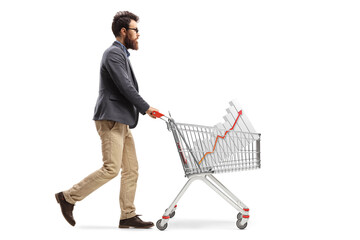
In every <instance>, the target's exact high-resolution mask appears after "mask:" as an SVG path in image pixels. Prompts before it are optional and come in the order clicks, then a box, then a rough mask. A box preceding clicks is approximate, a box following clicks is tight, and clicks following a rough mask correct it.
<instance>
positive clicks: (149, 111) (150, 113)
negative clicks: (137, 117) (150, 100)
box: [146, 107, 159, 118]
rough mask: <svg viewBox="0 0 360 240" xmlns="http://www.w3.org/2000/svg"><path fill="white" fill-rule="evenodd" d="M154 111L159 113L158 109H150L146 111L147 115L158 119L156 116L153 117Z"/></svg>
mask: <svg viewBox="0 0 360 240" xmlns="http://www.w3.org/2000/svg"><path fill="white" fill-rule="evenodd" d="M153 111H157V112H158V111H159V110H157V109H156V108H153V107H149V109H148V110H147V111H146V113H147V115H149V116H150V117H152V118H156V117H155V116H154V115H152V112H153Z"/></svg>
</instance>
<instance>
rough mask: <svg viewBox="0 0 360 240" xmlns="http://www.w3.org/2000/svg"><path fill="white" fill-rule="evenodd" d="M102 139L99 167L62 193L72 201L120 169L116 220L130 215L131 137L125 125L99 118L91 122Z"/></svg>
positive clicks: (133, 157) (132, 186) (135, 169)
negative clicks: (118, 215)
mask: <svg viewBox="0 0 360 240" xmlns="http://www.w3.org/2000/svg"><path fill="white" fill-rule="evenodd" d="M95 124H96V129H97V131H98V133H99V135H100V138H101V142H102V155H103V162H104V163H103V166H102V167H101V168H100V169H99V170H97V171H95V172H94V173H92V174H90V175H89V176H87V177H86V178H84V179H83V180H82V181H81V182H79V183H78V184H75V185H74V186H73V187H72V188H70V189H69V190H67V191H65V192H64V197H65V199H66V201H67V202H69V203H72V204H75V202H77V201H81V200H82V199H84V198H85V197H86V196H88V195H89V194H90V193H92V192H93V191H95V190H96V189H98V188H99V187H101V186H102V185H104V184H105V183H107V182H108V181H109V180H111V179H113V178H114V177H116V176H117V175H118V173H119V171H120V168H121V169H122V171H121V186H120V208H121V217H120V219H121V220H122V219H127V218H131V217H134V216H135V215H136V213H135V205H134V199H135V192H136V183H137V179H138V162H137V158H136V152H135V144H134V139H133V136H132V134H131V131H130V129H129V126H128V125H125V124H122V123H119V122H114V121H109V120H101V121H95Z"/></svg>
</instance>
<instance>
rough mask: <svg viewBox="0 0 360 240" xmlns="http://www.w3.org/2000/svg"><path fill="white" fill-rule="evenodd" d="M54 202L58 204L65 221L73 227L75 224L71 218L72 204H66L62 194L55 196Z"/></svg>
mask: <svg viewBox="0 0 360 240" xmlns="http://www.w3.org/2000/svg"><path fill="white" fill-rule="evenodd" d="M55 198H56V201H57V202H58V203H59V204H60V207H61V212H62V214H63V216H64V218H65V219H66V221H67V222H68V223H69V224H70V225H71V226H75V224H76V222H75V220H74V217H73V214H72V212H73V210H74V206H75V205H74V204H71V203H68V202H67V201H66V200H65V197H64V194H63V193H62V192H59V193H56V194H55Z"/></svg>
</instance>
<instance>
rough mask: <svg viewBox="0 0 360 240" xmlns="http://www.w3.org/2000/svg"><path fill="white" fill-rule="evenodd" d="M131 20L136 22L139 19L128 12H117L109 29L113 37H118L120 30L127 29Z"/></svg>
mask: <svg viewBox="0 0 360 240" xmlns="http://www.w3.org/2000/svg"><path fill="white" fill-rule="evenodd" d="M131 19H132V20H134V21H136V22H138V21H139V17H138V16H136V15H135V14H133V13H131V12H128V11H120V12H117V13H116V14H115V16H114V19H113V22H112V26H111V29H112V31H113V33H114V35H115V37H118V36H120V30H121V29H122V28H126V29H128V28H129V25H130V22H131Z"/></svg>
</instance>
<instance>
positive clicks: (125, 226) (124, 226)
mask: <svg viewBox="0 0 360 240" xmlns="http://www.w3.org/2000/svg"><path fill="white" fill-rule="evenodd" d="M153 226H154V225H152V226H148V227H134V226H127V225H121V226H119V228H140V229H147V228H151V227H153Z"/></svg>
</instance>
